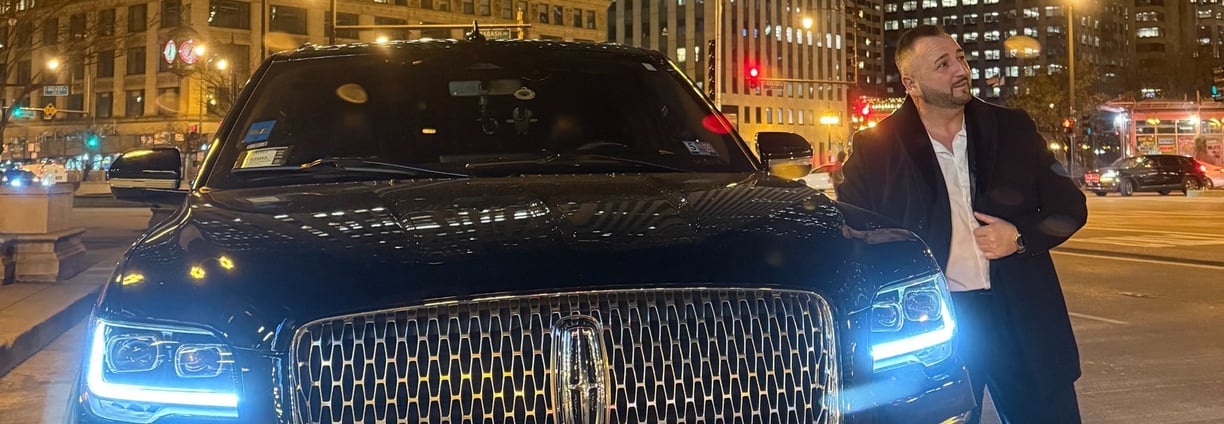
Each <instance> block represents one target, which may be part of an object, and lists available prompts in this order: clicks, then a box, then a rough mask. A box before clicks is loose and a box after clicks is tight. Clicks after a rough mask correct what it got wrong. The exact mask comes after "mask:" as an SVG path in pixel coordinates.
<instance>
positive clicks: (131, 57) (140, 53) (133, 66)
mask: <svg viewBox="0 0 1224 424" xmlns="http://www.w3.org/2000/svg"><path fill="white" fill-rule="evenodd" d="M144 73H145V48H144V47H129V48H128V51H127V74H126V75H143V74H144Z"/></svg>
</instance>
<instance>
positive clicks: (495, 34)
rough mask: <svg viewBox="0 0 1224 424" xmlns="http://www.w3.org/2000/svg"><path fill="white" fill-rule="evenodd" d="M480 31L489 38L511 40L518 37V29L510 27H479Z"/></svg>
mask: <svg viewBox="0 0 1224 424" xmlns="http://www.w3.org/2000/svg"><path fill="white" fill-rule="evenodd" d="M480 33H481V34H484V36H485V38H486V39H489V40H513V39H516V38H518V30H516V29H510V28H488V29H485V28H481V29H480Z"/></svg>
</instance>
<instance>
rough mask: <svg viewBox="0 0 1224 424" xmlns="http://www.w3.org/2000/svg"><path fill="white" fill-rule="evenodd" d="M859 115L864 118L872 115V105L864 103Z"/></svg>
mask: <svg viewBox="0 0 1224 424" xmlns="http://www.w3.org/2000/svg"><path fill="white" fill-rule="evenodd" d="M859 115H861V116H863V117H864V118H865V117H867V116H869V115H871V103H863V106H862V107H860V108H859Z"/></svg>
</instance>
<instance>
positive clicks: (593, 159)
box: [464, 152, 693, 172]
mask: <svg viewBox="0 0 1224 424" xmlns="http://www.w3.org/2000/svg"><path fill="white" fill-rule="evenodd" d="M588 163H589V164H607V163H623V164H631V165H638V166H642V167H648V168H654V169H660V170H665V171H671V172H693V171H690V170H687V169H681V168H676V167H673V166H668V165H664V164H661V163H654V162H648V161H643V160H637V159H630V158H625V157H619V156H608V155H595V154H586V153H550V152H545V155H544V156H542V157H540V158H539V159H531V160H507V161H495V162H479V163H469V164H467V165H465V166H464V167H465V168H467V169H480V168H493V167H502V166H519V165H550V164H556V165H575V166H581V165H583V164H588Z"/></svg>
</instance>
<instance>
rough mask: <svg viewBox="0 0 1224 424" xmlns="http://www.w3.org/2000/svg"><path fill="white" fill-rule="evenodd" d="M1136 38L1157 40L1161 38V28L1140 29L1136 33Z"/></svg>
mask: <svg viewBox="0 0 1224 424" xmlns="http://www.w3.org/2000/svg"><path fill="white" fill-rule="evenodd" d="M1135 36H1136V37H1139V38H1156V37H1159V36H1160V28H1159V27H1152V28H1139V29H1138V30H1137V31H1135Z"/></svg>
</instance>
